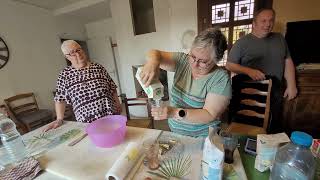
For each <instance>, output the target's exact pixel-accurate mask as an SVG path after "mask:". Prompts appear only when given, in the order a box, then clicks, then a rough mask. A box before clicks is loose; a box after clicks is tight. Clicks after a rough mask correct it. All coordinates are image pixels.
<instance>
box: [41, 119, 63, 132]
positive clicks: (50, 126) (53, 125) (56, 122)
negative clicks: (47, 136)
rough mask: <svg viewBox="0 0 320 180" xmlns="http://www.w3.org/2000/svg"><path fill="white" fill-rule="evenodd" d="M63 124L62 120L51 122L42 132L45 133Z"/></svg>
mask: <svg viewBox="0 0 320 180" xmlns="http://www.w3.org/2000/svg"><path fill="white" fill-rule="evenodd" d="M62 124H63V120H60V119H57V120H55V121H53V122H51V123H50V124H49V125H48V126H47V127H46V128H45V129H44V130H43V132H47V131H49V130H50V129H56V128H57V127H59V126H61V125H62Z"/></svg>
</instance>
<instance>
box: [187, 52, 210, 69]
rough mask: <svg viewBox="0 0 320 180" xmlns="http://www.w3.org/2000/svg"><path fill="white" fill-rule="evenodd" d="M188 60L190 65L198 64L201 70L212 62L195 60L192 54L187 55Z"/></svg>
mask: <svg viewBox="0 0 320 180" xmlns="http://www.w3.org/2000/svg"><path fill="white" fill-rule="evenodd" d="M188 56H189V59H190V60H191V63H192V64H193V63H199V66H200V67H202V68H206V67H208V66H209V65H210V64H211V62H212V61H210V60H208V59H197V57H196V56H194V55H193V54H191V53H189V54H188Z"/></svg>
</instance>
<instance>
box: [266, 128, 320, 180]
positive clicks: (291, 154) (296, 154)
mask: <svg viewBox="0 0 320 180" xmlns="http://www.w3.org/2000/svg"><path fill="white" fill-rule="evenodd" d="M291 141H292V142H291V143H288V144H287V145H285V146H282V147H281V148H279V150H278V152H277V154H276V158H275V164H274V166H273V168H272V172H271V176H270V179H272V180H313V177H314V172H315V165H316V164H315V159H314V157H313V155H312V153H311V151H310V149H309V147H310V146H311V144H312V137H311V136H310V135H308V134H306V133H304V132H299V131H295V132H293V133H292V134H291Z"/></svg>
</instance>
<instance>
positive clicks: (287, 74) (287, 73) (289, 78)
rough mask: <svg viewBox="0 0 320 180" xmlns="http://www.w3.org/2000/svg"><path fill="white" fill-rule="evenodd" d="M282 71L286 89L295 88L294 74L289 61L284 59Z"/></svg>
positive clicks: (292, 65)
mask: <svg viewBox="0 0 320 180" xmlns="http://www.w3.org/2000/svg"><path fill="white" fill-rule="evenodd" d="M285 63H286V64H285V69H284V78H285V79H286V82H287V86H288V87H296V72H295V67H294V64H293V62H292V60H291V59H286V61H285Z"/></svg>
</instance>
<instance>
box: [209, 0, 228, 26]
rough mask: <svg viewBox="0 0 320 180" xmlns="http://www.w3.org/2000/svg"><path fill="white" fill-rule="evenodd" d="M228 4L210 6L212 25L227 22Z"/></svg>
mask: <svg viewBox="0 0 320 180" xmlns="http://www.w3.org/2000/svg"><path fill="white" fill-rule="evenodd" d="M229 10H230V3H226V4H218V5H215V6H212V24H215V23H223V22H229Z"/></svg>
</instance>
